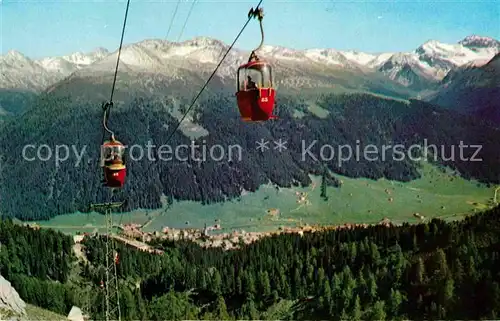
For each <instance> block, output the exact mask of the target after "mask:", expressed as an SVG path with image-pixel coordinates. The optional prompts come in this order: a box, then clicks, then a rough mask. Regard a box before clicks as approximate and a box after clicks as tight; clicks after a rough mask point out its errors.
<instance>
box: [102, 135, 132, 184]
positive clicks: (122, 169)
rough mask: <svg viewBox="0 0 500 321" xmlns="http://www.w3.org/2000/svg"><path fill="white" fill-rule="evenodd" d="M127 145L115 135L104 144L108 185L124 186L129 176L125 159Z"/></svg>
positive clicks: (103, 153) (103, 150)
mask: <svg viewBox="0 0 500 321" xmlns="http://www.w3.org/2000/svg"><path fill="white" fill-rule="evenodd" d="M124 152H125V146H123V144H122V143H120V142H119V141H117V140H116V139H115V138H114V136H112V137H111V140H109V141H106V142H104V144H103V145H102V159H103V163H104V164H103V165H104V166H103V167H104V180H105V184H106V186H107V187H112V188H122V187H123V185H124V184H125V177H126V176H127V167H126V166H125V163H124V161H123V155H124Z"/></svg>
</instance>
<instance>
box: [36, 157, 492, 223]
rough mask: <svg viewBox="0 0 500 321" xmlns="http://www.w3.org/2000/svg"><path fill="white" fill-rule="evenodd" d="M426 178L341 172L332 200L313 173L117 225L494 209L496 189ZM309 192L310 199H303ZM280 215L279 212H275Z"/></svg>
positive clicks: (428, 172) (350, 218) (426, 174)
mask: <svg viewBox="0 0 500 321" xmlns="http://www.w3.org/2000/svg"><path fill="white" fill-rule="evenodd" d="M421 173H422V178H420V179H418V180H415V181H412V182H409V183H401V182H394V181H389V180H385V179H381V180H378V181H373V180H369V179H352V178H348V177H343V176H339V175H337V177H338V178H339V179H340V180H342V181H343V184H342V187H341V188H331V187H328V188H327V196H328V200H327V201H325V200H323V199H322V198H321V197H320V184H321V178H320V177H312V179H313V182H314V184H313V185H312V186H309V187H306V188H289V189H288V188H282V189H279V190H277V189H276V188H275V187H274V186H273V185H264V186H261V188H260V189H259V190H258V191H257V192H255V193H245V194H244V195H242V196H241V197H240V198H239V199H237V200H233V201H230V202H225V203H218V204H211V205H206V206H202V205H200V204H199V203H196V202H190V201H181V202H176V203H174V204H173V205H172V206H171V207H170V208H169V209H166V208H163V209H160V210H148V211H146V210H136V211H133V212H130V213H125V214H116V219H115V223H118V224H119V223H126V222H136V223H141V224H144V223H146V222H148V221H149V224H148V225H147V226H146V228H145V230H146V231H153V230H160V229H161V228H162V227H164V226H170V227H177V228H182V227H203V225H204V224H205V223H206V224H207V225H212V224H215V223H217V222H218V223H220V224H221V226H222V227H223V231H224V230H225V231H227V230H233V229H244V230H246V231H266V230H273V229H276V228H278V227H279V226H295V225H297V224H298V223H300V222H304V223H308V224H343V223H375V222H378V221H380V220H382V219H383V218H389V219H390V220H392V221H393V222H395V223H401V222H414V223H416V222H418V221H420V219H418V218H416V217H414V216H413V214H414V213H419V214H421V215H423V216H424V217H425V218H430V217H441V218H443V219H447V220H450V219H458V218H461V217H463V216H464V215H466V214H470V213H474V212H475V211H480V210H484V209H486V208H488V206H490V205H491V202H492V199H493V196H494V190H495V188H494V187H491V188H488V187H486V186H485V185H484V184H479V183H477V182H475V181H468V180H465V179H463V178H460V177H458V176H455V175H454V173H452V172H451V171H449V170H446V171H443V170H441V169H439V168H437V167H435V166H433V165H430V164H428V163H423V165H422V168H421ZM297 193H306V197H305V199H306V200H307V201H306V202H303V203H302V204H300V203H298V200H299V198H300V195H297ZM270 213H274V214H275V215H271V214H270ZM104 224H105V222H104V217H103V216H102V215H100V214H96V213H92V214H82V213H75V214H69V215H61V216H57V217H55V218H54V219H52V220H50V221H46V222H41V225H42V226H46V227H52V228H55V229H59V230H62V231H64V232H68V233H75V232H76V231H87V232H92V231H93V230H94V229H95V228H98V230H100V231H103V228H104Z"/></svg>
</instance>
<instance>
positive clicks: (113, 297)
mask: <svg viewBox="0 0 500 321" xmlns="http://www.w3.org/2000/svg"><path fill="white" fill-rule="evenodd" d="M124 204H125V202H111V203H100V204H92V205H90V209H91V210H95V211H96V212H101V213H103V214H104V215H105V219H106V263H105V264H106V266H105V270H106V281H105V282H104V284H103V283H101V287H103V285H104V289H105V301H106V321H110V320H119V321H121V310H120V292H119V287H118V276H117V271H116V264H117V259H116V258H117V257H116V251H115V247H114V243H113V242H112V240H110V239H111V233H112V229H113V216H112V213H113V210H114V209H118V208H121V207H122V206H123V205H124Z"/></svg>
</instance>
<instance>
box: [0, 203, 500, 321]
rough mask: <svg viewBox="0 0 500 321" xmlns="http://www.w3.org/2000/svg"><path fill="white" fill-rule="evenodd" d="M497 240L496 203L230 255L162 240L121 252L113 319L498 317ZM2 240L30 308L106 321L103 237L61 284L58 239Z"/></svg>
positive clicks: (65, 262) (64, 257)
mask: <svg viewBox="0 0 500 321" xmlns="http://www.w3.org/2000/svg"><path fill="white" fill-rule="evenodd" d="M499 235H500V208H499V207H497V208H494V209H492V210H489V211H487V212H485V213H481V214H477V215H474V216H470V217H468V218H466V219H465V220H463V221H457V222H452V223H445V222H443V221H440V220H436V219H435V220H432V221H430V222H429V223H425V224H419V225H408V224H407V225H403V226H400V227H384V226H374V227H369V228H366V229H364V228H356V229H351V230H349V229H342V230H332V231H327V232H317V233H305V234H304V235H303V236H302V237H301V236H300V235H297V234H285V235H279V236H275V237H270V238H265V239H262V240H260V241H257V242H256V243H254V244H252V245H247V246H244V247H243V248H242V249H240V250H232V251H223V250H222V249H220V248H219V249H202V248H200V247H198V246H197V245H195V244H193V243H188V242H182V241H181V242H175V243H170V242H161V243H156V244H155V246H157V247H161V248H163V249H164V250H165V254H163V255H154V254H148V253H145V252H138V251H137V250H135V249H132V248H129V247H126V246H124V245H119V246H118V248H117V251H118V253H119V255H120V263H119V265H118V274H119V279H120V282H119V283H120V298H121V306H122V317H123V318H124V319H126V320H136V319H142V320H148V319H149V320H150V319H152V320H160V319H200V318H201V319H223V320H227V319H236V318H237V319H266V318H271V319H278V318H279V319H284V320H292V319H294V320H311V319H315V320H325V319H329V320H342V319H347V318H349V319H351V318H352V319H355V320H362V319H376V320H385V319H391V320H394V319H416V320H421V319H454V320H456V319H476V320H477V319H495V318H497V317H498V313H499V312H500V286H499V280H500V268H499V267H500V237H499ZM0 241H1V242H2V250H1V252H0V253H1V255H0V272H1V273H2V275H4V276H5V277H6V278H7V279H9V280H10V281H11V282H12V283H13V285H14V287H15V288H16V289H17V290H18V291H19V293H20V295H21V297H22V298H23V299H24V300H25V301H26V302H27V303H31V304H36V305H38V306H41V307H43V308H47V309H50V310H52V311H55V312H58V313H62V314H67V312H69V309H70V308H71V305H72V304H75V305H77V306H80V307H90V312H91V314H92V316H93V317H95V318H98V319H99V318H102V317H103V309H104V306H103V290H100V288H99V282H100V280H101V279H102V278H103V265H102V264H103V261H104V258H103V253H104V252H105V246H104V242H103V240H100V239H98V238H87V239H85V241H84V244H85V246H86V248H87V250H86V253H87V257H88V259H89V260H90V263H89V264H88V265H85V266H82V265H80V268H76V267H73V268H72V272H71V273H70V279H68V266H70V265H71V263H70V261H71V250H70V248H69V242H70V239H69V238H68V237H67V236H63V235H62V234H59V233H55V232H52V231H44V230H41V231H33V230H30V229H28V228H25V227H16V226H14V225H13V223H11V222H9V221H3V222H2V223H1V224H0ZM45 242H47V243H45ZM42 243H44V244H47V245H46V246H43V247H41V246H37V245H36V244H42ZM47 258H49V259H47ZM53 259H55V261H53ZM74 264H75V263H74ZM80 264H83V263H80ZM75 273H78V274H75ZM86 288H87V290H85V289H86ZM48 298H50V300H49V299H48ZM283 306H285V307H287V308H286V309H281V310H280V309H279V307H283ZM289 306H291V308H288V307H289ZM271 311H274V314H270V313H271ZM276 313H277V314H276Z"/></svg>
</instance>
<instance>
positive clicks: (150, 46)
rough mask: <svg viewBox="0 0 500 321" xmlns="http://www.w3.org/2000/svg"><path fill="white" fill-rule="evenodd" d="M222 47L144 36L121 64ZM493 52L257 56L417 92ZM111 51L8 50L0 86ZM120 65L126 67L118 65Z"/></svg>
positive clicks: (37, 86) (36, 83)
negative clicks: (367, 76) (379, 78)
mask: <svg viewBox="0 0 500 321" xmlns="http://www.w3.org/2000/svg"><path fill="white" fill-rule="evenodd" d="M227 48H228V45H227V44H225V43H224V42H222V41H220V40H218V39H215V38H210V37H196V38H193V39H190V40H187V41H183V42H171V41H167V40H159V39H145V40H142V41H139V42H136V43H131V44H127V45H125V46H124V48H123V51H122V62H123V64H124V65H127V62H128V64H130V65H133V66H135V67H140V68H142V69H143V70H147V69H153V70H154V69H155V67H156V65H162V64H165V61H166V60H174V61H175V60H181V61H182V60H183V59H189V61H190V62H191V63H194V64H196V65H198V64H201V65H204V64H214V63H216V62H218V61H219V59H220V58H221V57H222V55H223V53H224V52H225V50H226V49H227ZM498 52H500V42H499V41H498V40H496V39H493V38H489V37H479V36H474V35H472V36H467V37H466V38H464V39H462V40H461V41H459V42H458V43H456V44H445V43H441V42H439V41H436V40H429V41H427V42H425V43H424V44H422V45H420V46H419V47H417V48H416V49H415V50H413V51H411V52H396V53H392V52H390V53H378V54H372V53H365V52H361V51H357V50H336V49H332V48H312V49H305V50H297V49H291V48H285V47H282V46H271V45H265V46H264V47H263V48H262V50H261V55H262V56H263V57H265V58H266V59H269V60H271V61H277V62H278V63H280V62H283V63H285V64H286V63H290V64H294V63H295V64H298V65H307V66H306V67H308V66H309V65H317V66H328V68H339V69H341V70H349V71H354V72H358V73H366V72H375V73H380V74H382V75H384V76H386V77H387V78H389V79H391V80H394V81H396V82H398V83H399V84H402V85H404V86H406V87H409V88H413V89H419V90H420V89H423V88H424V87H429V86H432V85H434V84H436V83H438V82H439V81H440V80H442V79H443V78H444V77H445V76H446V74H447V73H448V72H450V71H451V70H453V69H455V68H458V67H460V66H462V65H464V64H468V63H471V62H477V61H485V60H488V59H491V58H492V57H493V56H494V55H495V54H496V53H498ZM116 55H117V51H114V52H109V51H108V50H106V49H104V48H97V49H96V50H94V51H92V52H89V53H81V52H75V53H72V54H68V55H65V56H62V57H46V58H42V59H35V60H32V59H30V58H28V57H26V56H24V55H23V54H22V53H20V52H17V51H14V50H11V51H9V52H8V53H7V54H6V55H3V56H0V67H1V69H3V72H2V74H3V75H4V77H3V80H0V88H9V89H14V88H15V89H31V90H36V91H42V90H44V89H46V88H48V87H50V86H52V85H54V84H56V83H57V82H59V81H61V80H63V79H64V78H66V77H68V76H70V75H72V74H73V73H79V72H84V71H85V70H86V69H89V68H91V70H93V71H95V70H96V69H98V66H102V64H103V62H105V61H108V63H110V64H115V62H116ZM247 56H248V52H246V51H244V50H240V49H233V50H232V51H231V52H230V54H229V55H228V57H227V58H226V59H227V61H226V62H225V63H223V65H222V66H221V70H219V74H221V75H224V76H228V75H232V74H233V73H234V66H235V65H236V66H237V65H239V64H241V63H243V62H244V61H245V60H246V59H247ZM177 62H178V61H177ZM196 65H195V66H194V67H195V68H196V67H197V66H196ZM148 66H149V68H148ZM229 66H232V67H233V68H230V67H229ZM92 67H96V68H92ZM120 68H126V67H125V66H123V65H120ZM122 70H123V69H122ZM180 77H182V75H180ZM425 89H428V88H425Z"/></svg>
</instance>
